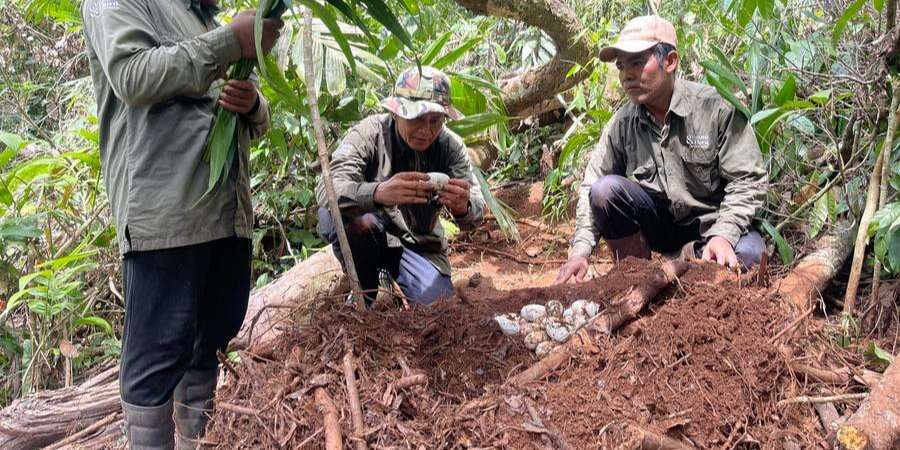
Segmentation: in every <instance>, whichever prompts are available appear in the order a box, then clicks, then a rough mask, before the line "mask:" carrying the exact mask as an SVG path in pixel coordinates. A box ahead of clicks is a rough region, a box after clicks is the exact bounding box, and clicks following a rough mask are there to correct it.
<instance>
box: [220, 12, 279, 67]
mask: <svg viewBox="0 0 900 450" xmlns="http://www.w3.org/2000/svg"><path fill="white" fill-rule="evenodd" d="M255 16H256V11H252V10H248V11H243V12H241V13H240V14H238V15H236V16H234V19H233V20H232V21H231V23H229V24H228V27H230V28H231V31H232V32H234V36H235V37H236V38H237V40H238V43H240V44H241V58H244V59H256V43H255V42H254V39H253V26H254V24H253V22H254V21H255V20H256V19H255ZM282 26H284V21H282V20H281V19H263V23H262V42H261V43H260V44H261V45H262V50H263V53H265V54H268V53H269V50H272V46H274V45H275V40H276V39H278V30H280V29H281V27H282Z"/></svg>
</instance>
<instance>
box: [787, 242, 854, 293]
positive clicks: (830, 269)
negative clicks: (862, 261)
mask: <svg viewBox="0 0 900 450" xmlns="http://www.w3.org/2000/svg"><path fill="white" fill-rule="evenodd" d="M854 231H855V229H854V228H852V227H848V226H846V225H844V226H840V225H839V226H836V227H835V228H834V230H833V231H832V232H831V233H829V234H826V235H823V236H822V237H820V238H819V239H818V240H817V241H816V249H815V250H814V251H813V252H812V253H810V254H808V255H806V256H805V257H804V258H803V259H801V260H800V262H799V263H797V266H796V267H794V269H793V270H791V272H790V273H789V274H787V276H785V277H784V278H782V279H781V281H780V282H779V283H778V284H777V286H776V290H777V291H778V293H779V294H780V295H781V298H783V299H784V300H787V301H788V302H790V303H791V304H793V305H796V306H797V307H798V308H800V309H801V310H805V309H806V308H808V307H809V306H810V304H811V303H812V302H813V301H814V300H816V299H818V298H820V297H821V294H822V291H823V290H825V288H826V287H827V286H828V284H829V283H831V279H832V278H834V276H835V275H836V274H837V272H838V270H840V268H841V266H842V265H844V261H846V260H847V257H848V256H850V250H852V249H853V235H854V234H855V233H854Z"/></svg>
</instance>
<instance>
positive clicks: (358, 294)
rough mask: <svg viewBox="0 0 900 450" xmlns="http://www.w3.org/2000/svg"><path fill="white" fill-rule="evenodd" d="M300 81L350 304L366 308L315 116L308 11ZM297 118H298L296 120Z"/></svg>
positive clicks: (311, 42) (307, 13) (321, 130)
mask: <svg viewBox="0 0 900 450" xmlns="http://www.w3.org/2000/svg"><path fill="white" fill-rule="evenodd" d="M303 44H304V45H303V79H304V80H306V82H305V83H303V84H305V85H306V102H307V104H308V106H309V119H310V122H312V124H313V131H315V133H313V134H314V135H315V138H316V149H317V150H318V154H319V165H320V166H321V169H322V184H323V185H324V186H325V197H326V198H327V200H328V212H329V213H330V214H331V222H332V223H333V224H334V230H335V231H336V232H337V237H338V245H339V246H340V249H341V256H342V257H343V260H344V263H345V264H344V266H345V270H346V271H347V277H349V278H350V291H351V292H352V293H353V301H354V302H355V303H356V307H357V308H359V309H363V308H365V307H366V305H365V302H364V300H363V294H362V288H360V285H359V277H358V276H357V275H356V266H355V265H354V263H353V254H352V252H351V251H350V241H348V240H347V232H346V231H345V230H344V220H343V217H342V216H341V210H340V207H339V206H338V200H337V192H336V191H335V190H334V180H333V178H332V177H331V163H330V162H329V160H328V158H329V153H328V144H327V143H326V142H325V130H324V129H323V127H322V118H321V117H320V116H319V104H318V95H319V94H318V93H317V92H316V87H315V83H313V81H312V80H314V79H315V78H316V77H315V73H316V71H315V69H314V68H313V59H315V57H314V56H313V38H312V10H310V9H305V10H304V11H303ZM298 119H299V117H298Z"/></svg>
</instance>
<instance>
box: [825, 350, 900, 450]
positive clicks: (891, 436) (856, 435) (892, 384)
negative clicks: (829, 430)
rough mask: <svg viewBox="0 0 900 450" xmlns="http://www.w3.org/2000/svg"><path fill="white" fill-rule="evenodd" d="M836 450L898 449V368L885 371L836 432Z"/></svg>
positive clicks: (899, 367)
mask: <svg viewBox="0 0 900 450" xmlns="http://www.w3.org/2000/svg"><path fill="white" fill-rule="evenodd" d="M837 448H839V449H841V450H863V449H865V450H890V449H896V448H900V364H897V363H894V364H891V366H890V367H888V369H887V370H886V371H885V372H884V374H883V375H882V377H881V381H879V382H878V384H877V385H875V387H874V388H873V389H872V391H871V392H870V393H869V396H868V397H867V398H866V399H865V400H864V401H863V402H862V404H861V405H860V406H859V409H857V410H856V412H855V413H853V415H852V416H850V418H849V419H847V422H846V423H845V424H844V425H842V426H841V427H840V428H839V429H838V432H837Z"/></svg>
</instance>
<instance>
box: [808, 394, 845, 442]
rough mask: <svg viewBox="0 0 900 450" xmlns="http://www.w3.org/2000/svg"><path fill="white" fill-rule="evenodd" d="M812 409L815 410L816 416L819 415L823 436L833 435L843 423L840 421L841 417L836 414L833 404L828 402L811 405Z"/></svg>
mask: <svg viewBox="0 0 900 450" xmlns="http://www.w3.org/2000/svg"><path fill="white" fill-rule="evenodd" d="M813 408H815V410H816V414H818V415H819V421H820V422H821V423H822V429H824V430H825V435H826V436H830V435H833V434H834V432H836V431H837V429H838V427H840V425H841V424H842V423H843V422H842V421H841V415H840V414H838V412H837V408H835V407H834V404H833V403H829V402H824V403H813Z"/></svg>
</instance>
